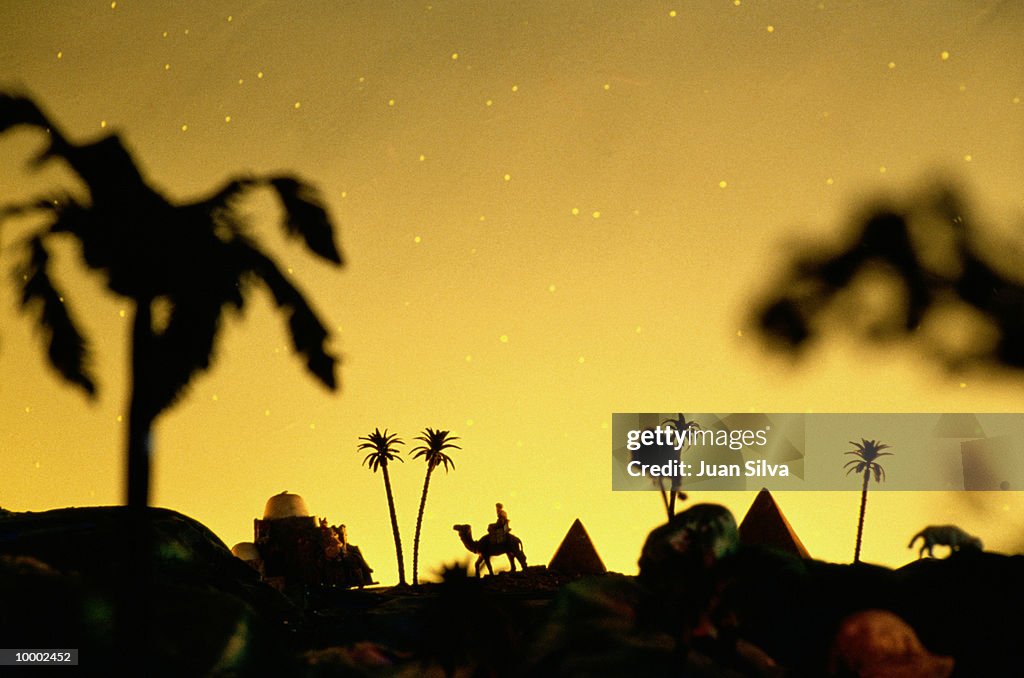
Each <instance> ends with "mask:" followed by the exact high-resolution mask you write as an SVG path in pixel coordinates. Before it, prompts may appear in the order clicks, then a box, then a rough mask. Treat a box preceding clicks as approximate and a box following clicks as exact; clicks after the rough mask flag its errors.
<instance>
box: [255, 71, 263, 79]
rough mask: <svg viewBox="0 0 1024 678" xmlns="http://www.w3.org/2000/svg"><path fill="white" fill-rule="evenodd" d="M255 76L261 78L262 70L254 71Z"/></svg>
mask: <svg viewBox="0 0 1024 678" xmlns="http://www.w3.org/2000/svg"><path fill="white" fill-rule="evenodd" d="M256 77H257V78H259V79H260V80H262V79H263V71H257V72H256Z"/></svg>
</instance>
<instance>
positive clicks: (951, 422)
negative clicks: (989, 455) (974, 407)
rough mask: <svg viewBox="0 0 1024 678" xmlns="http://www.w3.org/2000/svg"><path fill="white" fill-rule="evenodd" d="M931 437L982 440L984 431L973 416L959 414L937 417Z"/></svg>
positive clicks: (964, 413) (963, 413)
mask: <svg viewBox="0 0 1024 678" xmlns="http://www.w3.org/2000/svg"><path fill="white" fill-rule="evenodd" d="M932 435H934V436H935V437H936V438H984V437H985V430H984V429H983V428H981V422H980V421H978V418H977V417H976V416H974V415H973V414H970V413H967V412H959V413H957V414H944V415H942V416H941V417H939V421H938V422H936V424H935V428H934V429H933V430H932Z"/></svg>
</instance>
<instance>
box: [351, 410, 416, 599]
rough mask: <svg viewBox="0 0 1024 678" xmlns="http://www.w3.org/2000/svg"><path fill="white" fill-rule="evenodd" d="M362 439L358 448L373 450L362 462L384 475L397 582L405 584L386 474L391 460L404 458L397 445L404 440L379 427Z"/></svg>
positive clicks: (388, 480) (391, 497) (403, 564)
mask: <svg viewBox="0 0 1024 678" xmlns="http://www.w3.org/2000/svg"><path fill="white" fill-rule="evenodd" d="M359 439H360V440H362V441H364V442H362V443H360V444H359V449H360V450H373V451H372V452H370V453H369V454H368V455H366V458H365V459H363V463H364V464H366V465H367V466H369V467H370V470H371V471H373V472H374V473H376V472H377V469H380V470H381V475H383V476H384V492H385V494H387V496H388V512H389V513H390V514H391V532H392V534H394V536H395V555H396V556H397V557H398V583H399V584H405V559H404V558H403V556H402V536H401V535H400V534H399V532H398V515H397V514H396V513H395V497H394V495H393V494H392V493H391V477H390V476H389V475H388V464H389V463H391V462H393V461H401V462H404V461H405V460H404V459H402V458H401V457H399V456H398V454H399V452H400V450H399V449H398V447H397V446H398V445H405V441H403V440H402V439H401V438H399V437H398V434H396V433H391V434H388V430H387V429H384V433H381V432H380V429H378V428H375V429H373V433H371V434H370V435H368V436H362V437H360V438H359ZM417 534H418V532H417Z"/></svg>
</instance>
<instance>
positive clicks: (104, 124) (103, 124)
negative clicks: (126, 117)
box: [100, 120, 107, 128]
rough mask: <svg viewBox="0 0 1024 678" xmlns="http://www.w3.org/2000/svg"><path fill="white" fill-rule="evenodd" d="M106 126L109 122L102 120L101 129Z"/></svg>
mask: <svg viewBox="0 0 1024 678" xmlns="http://www.w3.org/2000/svg"><path fill="white" fill-rule="evenodd" d="M106 126H107V121H106V120H100V127H101V128H102V127H106Z"/></svg>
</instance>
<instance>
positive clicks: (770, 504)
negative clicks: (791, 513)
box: [740, 488, 811, 558]
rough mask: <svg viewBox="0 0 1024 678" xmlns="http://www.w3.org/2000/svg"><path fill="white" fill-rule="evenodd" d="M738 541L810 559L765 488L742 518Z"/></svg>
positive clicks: (809, 555)
mask: <svg viewBox="0 0 1024 678" xmlns="http://www.w3.org/2000/svg"><path fill="white" fill-rule="evenodd" d="M740 541H741V542H743V543H744V544H751V545H757V546H770V547H772V548H776V549H779V550H780V551H786V552H787V553H792V554H794V555H798V556H800V557H801V558H810V557H811V554H810V553H808V551H807V548H806V547H804V545H803V543H802V542H801V541H800V537H798V536H796V532H794V531H793V527H792V526H791V525H790V524H789V521H788V520H786V516H784V515H782V510H781V509H780V508H779V505H778V504H776V503H775V499H774V497H772V493H771V492H769V491H768V489H767V488H762V489H761V491H760V492H758V493H757V498H756V499H754V503H753V504H751V505H750V509H749V510H748V511H747V515H746V516H744V517H743V522H742V523H740Z"/></svg>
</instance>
